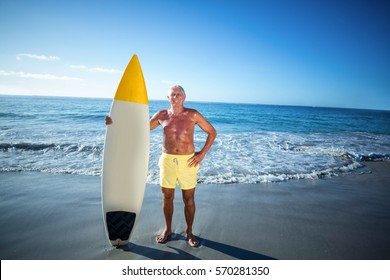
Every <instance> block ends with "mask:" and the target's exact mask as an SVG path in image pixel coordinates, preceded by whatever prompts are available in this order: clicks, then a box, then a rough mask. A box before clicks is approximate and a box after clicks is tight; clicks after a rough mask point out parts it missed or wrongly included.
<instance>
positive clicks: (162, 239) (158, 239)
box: [156, 230, 172, 244]
mask: <svg viewBox="0 0 390 280" xmlns="http://www.w3.org/2000/svg"><path fill="white" fill-rule="evenodd" d="M171 235H172V233H171V232H170V231H166V230H164V231H163V232H162V233H161V234H160V235H158V236H156V242H157V243H160V244H162V243H165V242H167V241H169V239H171Z"/></svg>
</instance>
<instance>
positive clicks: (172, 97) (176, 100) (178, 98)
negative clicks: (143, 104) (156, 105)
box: [168, 88, 185, 105]
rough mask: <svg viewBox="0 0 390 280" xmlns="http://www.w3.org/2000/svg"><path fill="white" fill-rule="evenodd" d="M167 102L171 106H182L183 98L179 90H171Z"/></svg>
mask: <svg viewBox="0 0 390 280" xmlns="http://www.w3.org/2000/svg"><path fill="white" fill-rule="evenodd" d="M168 100H169V102H170V103H171V104H172V105H180V104H183V102H184V100H185V97H184V95H183V93H182V92H181V90H180V89H179V88H173V89H171V92H170V93H169V94H168Z"/></svg>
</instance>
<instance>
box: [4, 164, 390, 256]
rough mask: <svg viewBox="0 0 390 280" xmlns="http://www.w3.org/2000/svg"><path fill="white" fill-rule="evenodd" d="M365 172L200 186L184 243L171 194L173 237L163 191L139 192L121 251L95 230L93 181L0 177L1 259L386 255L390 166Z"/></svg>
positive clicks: (98, 226)
mask: <svg viewBox="0 0 390 280" xmlns="http://www.w3.org/2000/svg"><path fill="white" fill-rule="evenodd" d="M365 164H366V165H367V167H368V168H369V169H370V170H371V172H370V173H368V174H361V175H357V174H345V175H341V176H338V177H332V178H328V179H319V180H290V181H286V182H282V183H267V184H253V185H239V184H231V185H198V187H197V190H196V205H197V213H196V218H195V223H194V233H195V234H196V235H197V236H198V237H199V239H200V242H201V246H200V247H199V248H191V247H190V246H188V244H187V243H186V240H185V238H184V231H185V222H184V215H183V203H182V201H181V192H180V191H179V189H177V190H176V199H175V214H174V225H173V229H174V232H175V233H174V235H173V236H172V239H171V240H170V241H169V242H167V243H166V244H156V242H155V236H156V235H157V234H158V233H159V232H160V231H161V230H162V228H163V216H162V211H161V193H160V188H159V187H158V186H156V185H148V186H147V188H146V193H145V199H144V205H143V209H142V213H141V216H140V220H139V223H138V225H137V228H136V230H135V232H134V234H133V237H132V239H131V243H130V244H129V245H128V246H125V247H122V248H118V249H117V248H113V247H111V246H110V245H109V244H108V242H107V240H106V236H105V233H104V229H103V220H102V210H101V195H100V177H97V176H95V177H93V176H76V175H57V174H47V173H27V172H22V173H17V172H10V173H0V182H1V183H0V185H1V187H0V194H1V202H0V213H1V214H0V223H1V227H0V237H1V239H0V257H1V259H2V260H14V259H16V260H28V259H37V260H51V259H61V260H62V259H64V260H65V259H73V260H79V259H89V260H105V259H154V260H160V259H167V260H170V259H182V260H188V259H189V260H191V259H203V260H208V259H212V260H223V259H252V260H257V259H266V260H267V259H282V260H301V259H303V260H324V259H331V260H345V259H348V260H359V259H361V260H365V259H373V260H380V259H387V260H388V259H390V162H368V163H365Z"/></svg>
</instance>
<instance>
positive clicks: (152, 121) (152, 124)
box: [150, 111, 161, 130]
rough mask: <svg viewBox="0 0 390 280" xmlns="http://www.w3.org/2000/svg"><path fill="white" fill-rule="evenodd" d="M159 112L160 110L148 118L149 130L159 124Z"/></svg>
mask: <svg viewBox="0 0 390 280" xmlns="http://www.w3.org/2000/svg"><path fill="white" fill-rule="evenodd" d="M160 114H161V111H160V112H157V113H156V114H154V115H153V117H152V118H151V119H150V130H153V129H155V128H156V127H158V126H159V125H160V121H159V119H160V117H159V116H160Z"/></svg>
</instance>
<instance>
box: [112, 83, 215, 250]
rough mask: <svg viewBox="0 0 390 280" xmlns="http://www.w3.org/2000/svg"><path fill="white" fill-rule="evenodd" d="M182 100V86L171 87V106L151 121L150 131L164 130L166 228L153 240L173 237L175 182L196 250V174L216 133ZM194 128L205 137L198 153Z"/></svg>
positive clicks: (162, 174)
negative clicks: (181, 198) (177, 185)
mask: <svg viewBox="0 0 390 280" xmlns="http://www.w3.org/2000/svg"><path fill="white" fill-rule="evenodd" d="M185 98H186V94H185V92H184V89H183V88H182V87H181V86H178V85H176V86H172V87H171V88H170V89H169V93H168V100H169V102H170V104H171V107H170V108H169V109H166V110H162V111H159V112H157V113H156V114H155V115H154V116H153V117H152V118H151V119H150V130H153V129H155V128H157V127H158V126H159V125H161V126H162V129H163V148H162V155H161V158H160V160H159V167H160V185H161V190H162V208H163V213H164V219H165V228H164V230H163V231H162V233H161V234H160V235H159V236H157V237H156V241H157V242H158V243H165V242H166V241H167V240H168V239H169V238H170V236H171V234H172V216H173V200H174V193H175V187H176V182H178V183H179V186H180V188H181V189H182V194H183V202H184V215H185V219H186V223H187V230H186V235H187V236H186V237H187V241H188V244H189V245H190V246H192V247H197V246H199V241H198V240H197V238H196V237H195V236H194V235H193V233H192V224H193V221H194V216H195V200H194V194H195V186H196V182H197V171H198V169H199V163H200V162H201V161H202V160H203V158H204V157H205V155H206V153H207V152H208V151H209V149H210V147H211V145H212V144H213V142H214V139H215V137H216V136H217V133H216V131H215V129H214V127H213V126H212V125H211V124H210V123H209V122H208V121H207V120H206V119H205V118H204V117H203V116H202V115H201V114H200V113H199V112H198V111H196V110H194V109H190V108H185V107H184V101H185ZM110 123H111V119H110V118H109V117H108V118H106V124H110ZM195 125H198V126H199V127H200V128H201V129H202V130H203V131H204V132H205V133H207V135H208V136H207V139H206V143H205V144H204V146H203V148H202V149H201V150H200V151H199V152H195V146H194V131H195Z"/></svg>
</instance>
